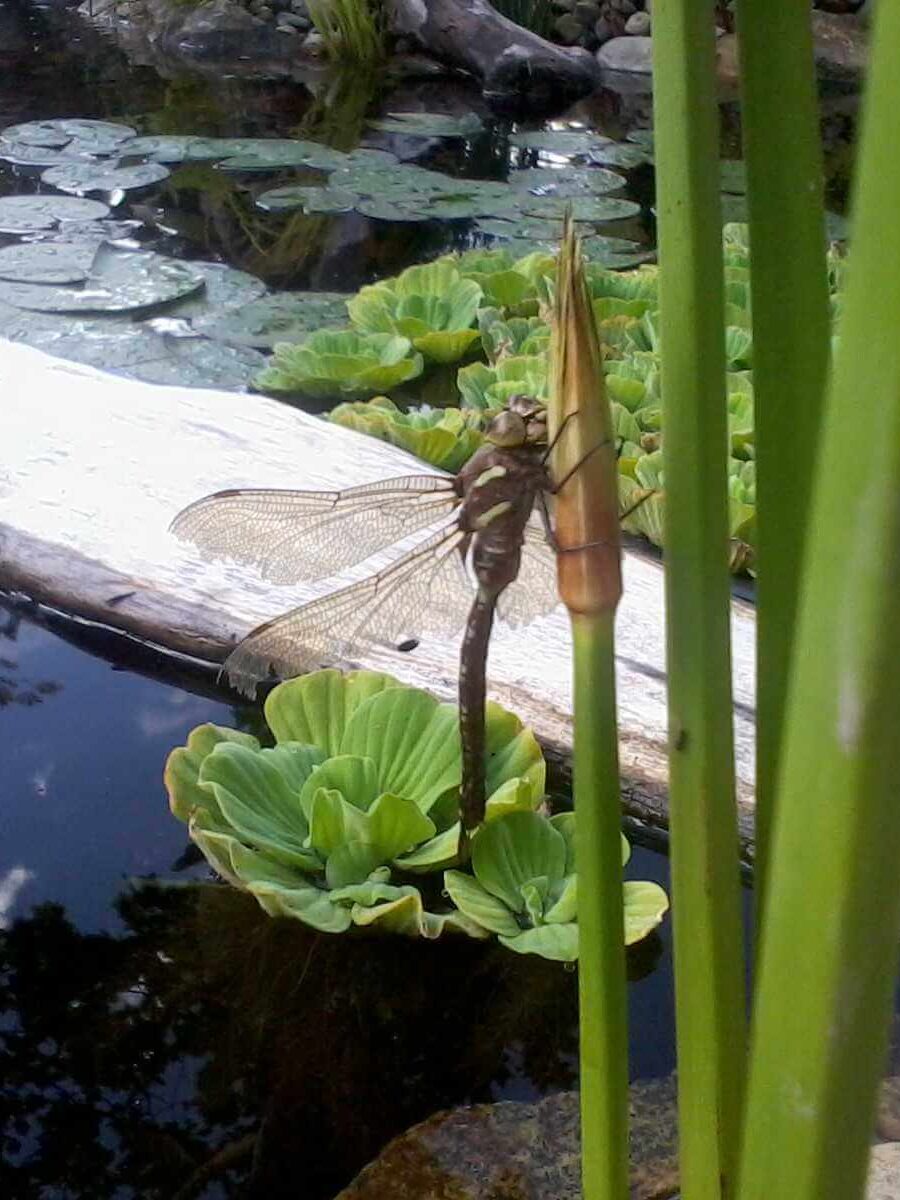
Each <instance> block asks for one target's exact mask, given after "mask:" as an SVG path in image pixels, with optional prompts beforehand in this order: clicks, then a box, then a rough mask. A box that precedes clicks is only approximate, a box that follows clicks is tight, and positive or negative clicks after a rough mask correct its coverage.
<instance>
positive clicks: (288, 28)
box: [275, 21, 300, 37]
mask: <svg viewBox="0 0 900 1200" xmlns="http://www.w3.org/2000/svg"><path fill="white" fill-rule="evenodd" d="M275 32H276V33H289V34H290V35H291V37H297V36H298V35H299V33H300V31H299V30H298V29H297V28H296V27H295V26H294V25H282V24H281V22H280V21H279V23H278V24H277V25H276V26H275Z"/></svg>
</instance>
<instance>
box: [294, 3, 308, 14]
mask: <svg viewBox="0 0 900 1200" xmlns="http://www.w3.org/2000/svg"><path fill="white" fill-rule="evenodd" d="M291 12H295V13H297V14H298V15H299V16H301V17H308V16H309V9H308V8H307V7H306V0H291Z"/></svg>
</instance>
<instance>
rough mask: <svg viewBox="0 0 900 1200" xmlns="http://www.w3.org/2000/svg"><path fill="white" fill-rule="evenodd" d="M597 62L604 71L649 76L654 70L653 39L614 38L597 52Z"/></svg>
mask: <svg viewBox="0 0 900 1200" xmlns="http://www.w3.org/2000/svg"><path fill="white" fill-rule="evenodd" d="M597 62H598V63H599V64H600V66H601V67H602V68H603V70H604V71H629V72H632V73H634V74H639V75H649V74H650V73H651V72H652V70H653V39H652V38H649V37H617V38H613V39H612V40H611V41H609V42H606V43H605V44H604V45H602V46H601V47H600V49H599V50H598V51H597Z"/></svg>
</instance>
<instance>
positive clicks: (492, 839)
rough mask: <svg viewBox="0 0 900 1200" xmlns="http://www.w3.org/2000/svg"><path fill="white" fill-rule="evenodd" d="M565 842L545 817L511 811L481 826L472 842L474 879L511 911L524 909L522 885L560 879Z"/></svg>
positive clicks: (562, 872)
mask: <svg viewBox="0 0 900 1200" xmlns="http://www.w3.org/2000/svg"><path fill="white" fill-rule="evenodd" d="M565 867H566V843H565V839H564V838H563V836H562V834H560V833H559V832H557V830H555V829H554V828H553V826H552V825H551V824H550V823H549V821H547V820H546V818H544V817H542V816H539V815H538V814H537V813H530V812H513V813H510V814H508V815H507V816H505V817H500V818H499V819H498V820H496V821H490V822H489V823H487V824H486V825H484V826H483V827H482V829H481V830H480V831H479V833H478V836H477V837H476V838H475V839H474V841H473V843H472V869H473V871H474V872H475V878H476V879H477V880H478V882H479V883H480V884H481V886H482V887H483V888H485V889H486V890H487V891H488V892H490V893H491V895H492V896H496V897H497V899H499V900H502V901H503V902H504V904H506V905H507V907H508V908H510V909H512V910H513V912H519V913H520V912H522V911H523V908H524V903H523V898H522V891H521V889H522V885H523V884H526V883H529V882H531V881H532V880H534V879H537V878H538V877H539V876H541V875H546V876H547V878H548V879H549V880H550V881H551V882H552V881H555V880H557V879H562V877H563V874H564V872H565Z"/></svg>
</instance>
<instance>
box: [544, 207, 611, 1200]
mask: <svg viewBox="0 0 900 1200" xmlns="http://www.w3.org/2000/svg"><path fill="white" fill-rule="evenodd" d="M552 361H553V373H552V386H551V402H550V404H549V407H548V417H549V432H550V434H551V437H555V438H556V439H558V440H557V445H556V448H555V450H554V452H553V468H554V477H555V478H556V479H557V480H558V481H560V484H561V486H560V491H559V493H558V495H557V499H556V510H555V517H556V537H557V540H558V542H559V545H560V547H561V551H560V554H559V558H558V562H559V594H560V599H561V600H562V601H563V603H564V604H565V605H566V607H567V608H568V610H569V614H570V616H571V619H572V641H573V654H574V675H575V677H574V693H575V708H574V726H575V728H574V744H575V752H574V768H575V771H574V791H575V815H576V817H577V824H576V837H577V851H576V852H577V859H578V938H579V953H578V987H579V1012H580V1018H581V1040H580V1052H581V1145H582V1151H581V1154H582V1194H583V1196H584V1200H625V1197H626V1196H627V1195H628V1006H627V998H626V982H625V924H624V914H623V902H622V864H621V857H620V855H619V850H618V847H619V845H620V836H621V832H620V831H621V824H622V804H621V797H620V794H619V756H618V738H617V729H616V680H615V655H614V638H613V629H614V625H615V614H616V606H617V604H618V602H619V598H620V596H621V594H622V573H621V551H620V547H619V498H618V473H617V467H616V454H615V431H614V428H613V424H612V415H611V413H610V407H609V401H608V399H607V396H606V389H605V385H604V377H603V369H602V360H601V354H600V343H599V340H598V337H597V327H596V325H595V323H594V314H593V308H592V305H591V299H590V296H589V294H588V290H587V286H586V284H585V280H584V273H583V268H582V261H581V249H580V246H579V243H578V240H577V238H575V236H574V234H573V233H572V225H571V222H567V223H566V233H565V237H564V239H563V245H562V249H561V251H560V256H559V267H558V271H557V280H556V297H555V311H554V316H553V340H552Z"/></svg>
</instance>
